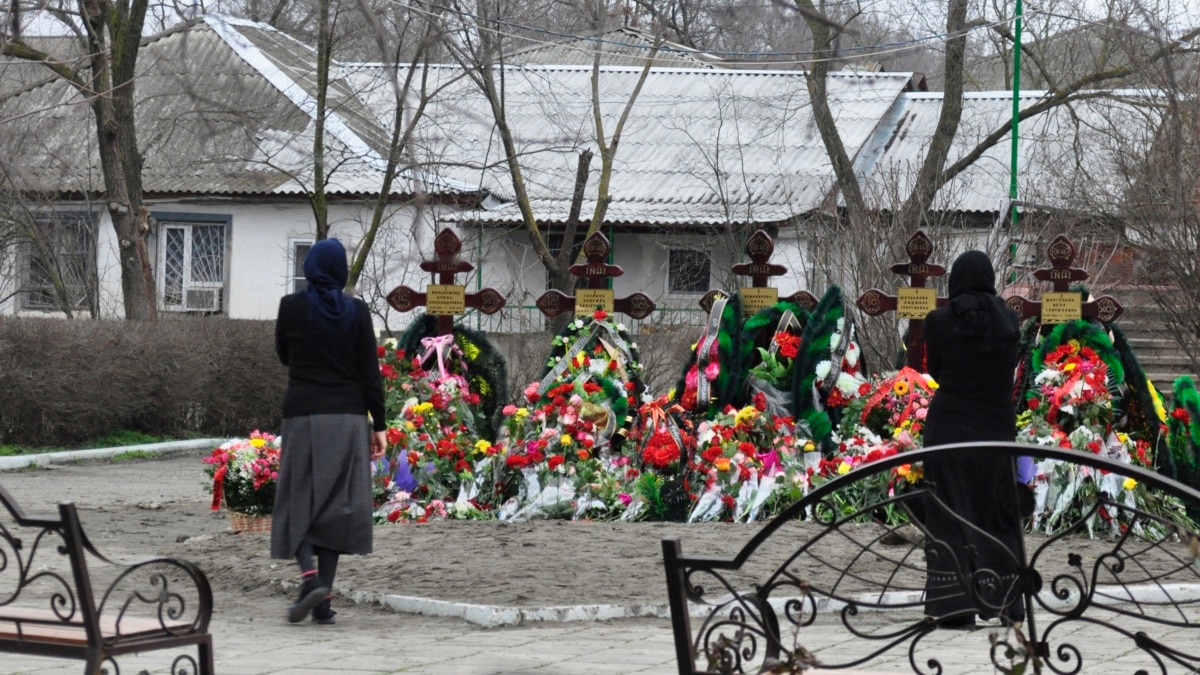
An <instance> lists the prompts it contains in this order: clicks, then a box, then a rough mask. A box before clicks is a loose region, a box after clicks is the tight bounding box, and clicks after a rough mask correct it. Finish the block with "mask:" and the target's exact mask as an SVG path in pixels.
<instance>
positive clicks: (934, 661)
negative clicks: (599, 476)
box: [662, 443, 1200, 675]
mask: <svg viewBox="0 0 1200 675" xmlns="http://www.w3.org/2000/svg"><path fill="white" fill-rule="evenodd" d="M996 454H999V455H1003V456H1006V457H1017V456H1020V455H1033V456H1035V457H1038V458H1045V459H1053V460H1059V461H1061V462H1063V464H1062V465H1061V466H1074V467H1078V468H1079V469H1080V470H1083V471H1085V472H1087V471H1091V472H1095V473H1094V474H1091V475H1094V476H1102V475H1105V474H1104V473H1103V472H1111V473H1113V474H1116V475H1117V476H1122V477H1127V478H1132V479H1134V480H1136V481H1138V482H1139V483H1142V484H1144V485H1146V486H1149V487H1150V488H1153V489H1154V490H1156V493H1155V494H1158V495H1162V496H1164V497H1166V498H1169V499H1170V500H1171V503H1174V504H1179V505H1181V506H1187V507H1192V508H1193V509H1200V492H1197V491H1196V490H1192V489H1190V488H1188V487H1186V486H1184V485H1182V484H1180V483H1177V482H1175V481H1172V480H1169V479H1166V478H1163V477H1161V476H1159V475H1158V474H1156V473H1153V472H1151V471H1147V470H1145V469H1141V468H1138V467H1134V466H1129V465H1127V464H1122V463H1118V462H1115V461H1112V460H1109V459H1106V458H1102V457H1099V456H1097V455H1093V454H1091V453H1087V452H1080V451H1077V450H1064V449H1060V448H1049V447H1042V446H1029V445H1019V444H1016V443H1007V444H1004V443H1002V444H958V445H947V446H942V447H938V448H927V449H923V450H919V451H915V452H910V453H904V454H901V455H896V456H893V457H890V458H886V459H883V460H880V461H877V462H872V463H870V464H866V465H864V466H860V467H858V468H856V469H854V470H853V471H851V472H849V473H847V474H846V475H844V476H840V477H838V478H836V479H834V480H832V481H830V482H828V483H826V484H823V485H821V486H819V487H817V488H816V489H814V490H813V491H812V492H810V493H809V494H808V495H806V496H805V497H804V498H803V499H802V500H801V501H799V502H797V503H796V504H794V505H792V506H791V507H789V508H788V509H787V510H786V511H785V512H784V513H782V514H781V515H780V516H779V517H777V518H775V519H774V520H772V521H770V522H769V523H766V524H764V525H763V526H762V527H761V529H760V530H759V531H758V532H757V533H756V534H755V535H754V536H753V537H752V538H751V539H750V540H749V542H748V543H746V544H745V546H744V547H742V549H741V550H740V551H739V552H738V553H737V554H736V555H734V556H731V557H719V556H712V555H684V554H683V548H682V546H681V544H680V541H679V539H678V538H677V537H668V538H665V539H664V540H663V542H662V547H663V562H664V566H665V570H666V577H667V595H668V600H669V604H670V611H671V622H672V629H673V631H674V638H675V652H676V657H677V661H678V665H679V672H680V673H681V675H693V674H697V673H798V672H811V671H813V670H817V671H818V672H826V671H827V670H841V671H845V670H847V669H854V668H869V667H871V666H872V665H875V666H876V667H878V664H879V662H880V661H884V660H890V661H889V664H888V665H889V668H892V667H895V666H896V663H897V659H900V660H901V661H906V662H907V666H905V667H906V668H908V667H911V670H912V671H913V672H915V673H953V672H958V671H960V670H961V669H962V668H963V667H964V666H963V665H962V664H961V663H959V662H957V660H956V659H957V658H961V654H962V650H961V647H962V642H963V641H964V640H973V639H978V649H979V650H980V651H979V653H980V654H981V657H980V658H989V659H990V661H991V664H990V665H991V666H992V667H994V668H995V669H996V672H1006V673H1020V672H1025V673H1032V672H1055V673H1080V672H1098V671H1097V670H1095V669H1094V668H1095V667H1096V663H1095V662H1093V663H1091V665H1090V668H1091V669H1089V663H1088V659H1089V656H1091V657H1093V658H1095V657H1096V654H1094V653H1092V654H1090V653H1089V652H1088V650H1086V649H1081V648H1079V647H1078V646H1077V640H1078V639H1084V638H1082V637H1081V636H1082V635H1084V633H1083V632H1082V631H1091V632H1093V633H1088V634H1089V635H1092V634H1099V635H1100V636H1101V637H1100V638H1091V639H1092V640H1093V642H1090V643H1088V644H1093V645H1095V644H1102V645H1105V646H1106V647H1107V646H1111V647H1112V648H1113V649H1114V650H1117V651H1118V653H1119V654H1120V656H1119V658H1120V659H1121V660H1120V664H1121V667H1122V670H1123V672H1135V671H1136V672H1138V673H1150V672H1161V673H1167V672H1189V673H1190V672H1197V668H1200V649H1198V648H1197V647H1196V645H1197V644H1200V630H1194V629H1200V593H1198V592H1197V591H1198V590H1200V534H1198V533H1197V532H1195V531H1193V530H1192V529H1191V528H1188V527H1184V526H1182V525H1180V524H1179V521H1180V520H1184V522H1186V519H1174V518H1171V519H1168V518H1163V517H1160V516H1159V515H1155V514H1151V513H1147V512H1145V511H1143V510H1140V509H1138V508H1135V507H1134V506H1132V505H1130V504H1127V503H1126V502H1125V501H1124V500H1122V501H1115V500H1112V499H1110V498H1108V497H1106V496H1104V495H1103V494H1102V493H1097V495H1096V496H1095V497H1094V498H1091V499H1089V500H1088V501H1085V502H1084V506H1083V507H1082V508H1080V509H1078V510H1076V511H1074V512H1073V513H1072V515H1071V517H1070V518H1069V519H1067V520H1066V521H1065V526H1063V527H1058V528H1055V530H1054V531H1053V532H1050V533H1046V532H1043V533H1040V534H1030V533H1028V529H1027V530H1026V533H1025V534H1024V535H1018V537H1019V538H1020V539H1021V541H1020V545H1019V547H1018V548H1019V549H1020V550H1019V551H1016V552H1015V554H1014V555H1013V556H1012V557H1013V563H1014V564H1015V569H1016V572H1015V575H1007V576H1005V577H1004V578H1005V579H1007V581H1004V582H1003V583H1001V576H1002V575H999V574H997V573H996V572H995V571H993V570H988V569H975V566H974V565H972V564H970V562H971V561H969V560H962V559H957V558H956V561H955V562H956V564H957V565H959V567H958V568H957V569H959V570H962V576H961V580H958V579H956V580H954V584H952V587H951V588H946V589H940V590H939V591H938V593H939V596H941V597H945V594H946V593H949V594H950V595H955V596H956V597H959V598H965V599H966V600H967V601H969V602H971V603H973V604H972V605H971V607H973V608H990V609H996V610H1000V612H1001V613H1006V612H1008V611H1009V610H1011V609H1012V608H1023V610H1024V611H1023V614H1024V620H1023V621H1021V622H1016V624H1015V625H1013V624H1012V623H1009V624H1006V625H1000V624H999V623H998V622H993V623H994V624H995V625H994V626H992V627H989V628H988V630H976V631H973V632H967V633H955V634H953V635H965V636H968V637H966V638H962V639H959V638H957V637H955V638H954V642H955V647H956V648H958V649H959V651H958V652H951V653H947V652H946V651H945V643H946V640H945V639H941V638H934V637H931V636H932V634H933V633H934V631H937V630H938V628H939V626H938V622H937V621H935V620H934V619H933V618H932V617H926V616H925V615H924V606H925V596H924V593H925V591H926V584H927V580H926V576H927V574H926V559H927V556H937V555H942V554H949V555H952V556H961V557H971V556H972V555H973V551H972V550H967V551H965V552H963V551H959V552H955V551H953V550H949V549H948V547H945V546H944V545H942V544H939V542H938V541H937V540H936V539H935V538H933V536H932V534H931V533H930V532H929V530H928V529H927V528H926V527H925V526H924V525H923V524H922V521H921V519H922V518H925V519H929V518H930V511H929V509H931V508H933V509H937V508H939V507H941V508H942V509H943V511H942V512H943V513H946V512H949V509H947V508H945V505H944V504H941V502H940V501H936V500H934V499H932V495H931V494H929V493H928V491H927V490H926V489H924V488H923V487H922V483H919V482H918V483H916V484H914V485H911V486H909V488H908V489H906V490H903V491H901V492H899V493H896V494H894V495H892V496H888V495H887V494H886V492H884V494H882V495H880V496H879V497H878V498H877V499H873V500H866V503H860V502H855V508H848V507H847V503H848V500H847V498H846V497H847V495H854V494H857V495H863V494H867V493H869V492H872V491H870V490H863V489H862V488H863V486H865V485H870V484H873V485H876V486H877V485H879V481H880V480H881V479H882V480H883V481H884V482H886V480H887V476H889V475H890V474H891V472H892V469H893V468H895V467H899V466H900V465H902V464H910V463H916V462H923V461H929V460H931V459H937V458H939V457H949V456H956V457H963V456H977V457H982V456H985V455H996ZM1084 475H1087V474H1084ZM856 491H857V492H856ZM874 492H878V490H875V491H874ZM1174 500H1178V502H1175V501H1174ZM1165 503H1167V502H1166V501H1164V499H1163V498H1160V500H1159V504H1165ZM1156 508H1157V507H1156ZM888 509H899V510H901V511H903V512H906V513H907V515H908V517H909V518H910V520H911V523H912V524H909V525H897V524H893V525H886V524H880V522H879V521H880V516H882V515H883V514H884V513H887V510H888ZM921 509H924V511H922V510H921ZM1193 512H1200V511H1193ZM893 513H894V511H893ZM952 517H955V518H957V520H958V521H959V522H961V523H962V524H963V526H964V527H973V526H972V525H971V524H970V523H968V522H967V521H966V520H965V519H963V518H961V516H957V515H956V514H954V515H952ZM805 519H807V520H808V521H810V522H807V523H798V522H797V521H799V520H805ZM926 522H929V521H928V520H927V521H926ZM1089 522H1090V523H1092V524H1094V523H1096V522H1100V523H1103V524H1106V528H1107V526H1109V525H1113V524H1114V523H1116V524H1118V525H1120V527H1113V528H1112V529H1106V530H1105V532H1104V536H1102V537H1099V538H1089V537H1087V536H1086V534H1087V531H1088V524H1089ZM901 528H904V529H901ZM781 530H782V532H781ZM975 531H976V532H977V533H979V536H981V537H988V536H989V535H988V534H987V533H983V532H981V531H980V530H979V529H978V528H975ZM1114 531H1115V534H1114ZM798 533H799V534H798ZM992 541H995V539H994V538H993V539H992ZM884 542H887V544H885V543H884ZM983 545H987V544H986V542H985V544H983ZM938 551H941V553H937V552H938ZM930 559H932V558H930ZM997 587H1001V588H1006V589H1008V590H1007V592H1006V593H1004V594H1003V595H1004V598H1005V599H1004V600H1003V601H1002V602H996V601H994V600H989V597H996V596H995V595H994V591H995V589H996V588H997ZM989 592H990V593H992V595H990V596H989ZM989 603H992V604H989ZM881 612H882V613H881ZM1019 614H1020V612H1012V616H1019ZM974 615H975V611H974V610H973V609H972V610H971V611H970V617H971V618H973V617H974ZM867 617H871V619H870V620H869V621H867V620H865V619H866V618H867ZM693 621H695V623H696V625H695V626H693ZM818 622H820V623H818ZM818 625H819V626H821V630H823V631H825V633H824V634H825V635H826V636H828V635H829V634H830V633H829V631H830V630H836V631H837V632H838V633H842V631H845V632H846V634H847V635H846V636H847V637H852V638H853V639H852V640H841V641H839V643H838V645H837V648H836V649H833V648H830V649H823V647H826V646H827V645H824V644H821V643H820V641H818V640H815V639H813V638H812V637H808V638H807V639H806V635H808V636H812V635H813V627H814V626H818ZM806 630H807V633H806ZM950 635H952V634H951V633H946V634H945V635H943V636H942V637H946V638H949V636H950ZM971 644H974V643H971ZM971 650H972V651H974V650H975V648H974V647H972V648H971ZM955 653H957V654H959V657H955V656H954V654H955ZM983 655H987V656H983ZM1110 665H1111V664H1110ZM1173 668H1174V669H1175V670H1174V671H1172V669H1173Z"/></svg>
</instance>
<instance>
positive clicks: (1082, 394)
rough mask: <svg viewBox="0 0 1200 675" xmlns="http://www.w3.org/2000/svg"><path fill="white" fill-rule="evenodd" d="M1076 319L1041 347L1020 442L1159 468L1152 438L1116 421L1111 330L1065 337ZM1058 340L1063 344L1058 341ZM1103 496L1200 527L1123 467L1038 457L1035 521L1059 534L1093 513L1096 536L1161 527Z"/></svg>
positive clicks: (1117, 375)
mask: <svg viewBox="0 0 1200 675" xmlns="http://www.w3.org/2000/svg"><path fill="white" fill-rule="evenodd" d="M1064 326H1070V324H1064V325H1063V326H1060V327H1059V328H1056V329H1055V331H1054V332H1052V333H1051V334H1050V335H1049V336H1047V338H1046V341H1047V343H1048V344H1047V346H1046V348H1044V349H1041V350H1039V351H1038V352H1037V354H1036V356H1035V358H1040V364H1039V370H1038V371H1037V375H1036V376H1035V377H1034V380H1033V387H1032V388H1031V389H1030V390H1029V392H1028V394H1027V398H1026V402H1025V403H1026V406H1025V407H1026V409H1025V410H1024V411H1022V412H1021V413H1020V414H1019V415H1018V417H1017V426H1018V431H1017V440H1018V441H1019V442H1023V443H1033V444H1037V445H1044V446H1049V447H1060V448H1067V449H1072V450H1078V451H1080V452H1090V453H1093V454H1095V455H1099V456H1102V457H1106V458H1108V459H1112V460H1116V461H1118V462H1122V463H1125V464H1132V465H1136V466H1140V467H1143V468H1150V469H1153V467H1154V460H1153V456H1152V450H1153V449H1152V447H1151V445H1150V442H1149V440H1147V439H1139V438H1134V437H1132V436H1130V435H1128V434H1126V433H1124V432H1123V431H1121V430H1119V429H1117V428H1116V427H1115V426H1114V413H1113V408H1114V401H1113V397H1112V391H1113V390H1114V389H1116V386H1117V385H1119V384H1120V382H1121V378H1123V372H1122V370H1121V366H1120V363H1119V361H1117V360H1116V358H1115V357H1114V355H1113V354H1112V353H1110V352H1111V351H1112V345H1111V342H1108V341H1107V336H1105V335H1104V333H1103V332H1099V331H1092V332H1085V333H1082V334H1080V337H1081V339H1075V338H1072V339H1070V340H1066V341H1061V336H1062V334H1063V333H1064V331H1065V330H1067V329H1066V328H1064ZM1055 344H1057V346H1054V345H1055ZM1097 498H1103V499H1105V500H1108V501H1111V502H1114V503H1115V504H1119V505H1122V506H1125V507H1128V508H1136V509H1139V510H1141V511H1145V512H1147V513H1150V514H1152V515H1155V516H1157V517H1160V518H1163V519H1165V520H1167V521H1169V522H1177V523H1180V524H1182V525H1185V526H1189V527H1192V526H1194V523H1192V522H1191V521H1190V520H1189V519H1188V518H1187V515H1186V513H1185V512H1184V509H1183V507H1182V505H1181V504H1180V503H1179V502H1178V501H1177V500H1174V499H1171V498H1168V497H1166V496H1165V495H1161V494H1153V495H1151V494H1150V493H1149V491H1148V490H1147V488H1146V487H1145V486H1143V485H1141V484H1139V483H1138V482H1137V481H1135V480H1133V479H1130V478H1128V477H1126V476H1122V475H1119V474H1116V473H1108V472H1104V471H1096V470H1093V469H1091V468H1090V467H1084V466H1079V465H1075V464H1070V463H1067V462H1062V461H1059V460H1054V459H1041V460H1039V461H1037V476H1036V478H1035V482H1034V513H1033V518H1032V521H1031V527H1032V528H1033V529H1035V530H1044V531H1045V532H1048V533H1051V532H1055V531H1057V530H1058V529H1059V528H1060V527H1061V526H1065V525H1066V524H1068V523H1071V522H1073V521H1075V520H1076V519H1077V518H1079V517H1080V516H1082V515H1084V514H1087V513H1091V515H1090V517H1088V519H1087V521H1086V527H1087V530H1088V534H1089V535H1090V536H1093V537H1094V536H1096V535H1097V534H1098V533H1103V534H1107V535H1109V536H1113V537H1116V536H1120V535H1121V534H1122V533H1123V532H1125V531H1126V530H1127V529H1128V528H1129V527H1130V525H1133V527H1134V529H1135V533H1140V532H1139V530H1141V529H1142V528H1149V529H1152V530H1155V531H1154V532H1151V533H1149V534H1151V535H1155V536H1157V535H1158V534H1160V532H1158V531H1157V530H1158V529H1160V528H1161V526H1160V525H1159V524H1157V523H1156V522H1154V521H1146V520H1144V519H1143V520H1140V521H1138V522H1136V523H1133V522H1131V517H1130V512H1129V511H1127V510H1125V509H1110V508H1109V507H1107V506H1105V505H1104V504H1100V505H1098V506H1096V508H1095V509H1094V510H1093V508H1092V507H1093V505H1094V504H1095V502H1096V500H1097Z"/></svg>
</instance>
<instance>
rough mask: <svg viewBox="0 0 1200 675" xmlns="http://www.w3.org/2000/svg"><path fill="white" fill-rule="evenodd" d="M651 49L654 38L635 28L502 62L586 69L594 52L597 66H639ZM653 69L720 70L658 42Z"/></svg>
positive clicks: (700, 55)
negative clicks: (599, 61) (598, 64)
mask: <svg viewBox="0 0 1200 675" xmlns="http://www.w3.org/2000/svg"><path fill="white" fill-rule="evenodd" d="M653 47H654V36H653V35H650V34H649V33H646V32H644V31H640V30H638V29H636V28H629V27H625V28H617V29H615V30H610V31H598V32H596V33H593V34H591V35H585V36H581V37H578V38H574V39H570V40H563V41H561V42H553V43H548V44H542V45H537V46H535V47H529V48H528V49H522V50H520V51H517V52H514V53H513V54H511V55H509V56H508V57H507V58H506V59H505V60H506V61H507V62H508V63H513V64H518V65H532V64H546V65H563V66H567V65H575V66H590V65H592V62H593V61H594V60H595V58H596V49H597V48H599V49H600V51H601V52H602V54H603V55H602V57H601V59H602V60H601V63H603V64H604V65H608V66H642V65H644V64H645V59H646V57H647V56H649V55H650V50H651V48H653ZM654 67H656V68H670V67H673V68H715V67H724V66H723V65H722V63H721V59H720V58H718V57H716V56H713V55H711V54H707V53H705V52H701V51H698V50H695V49H692V48H690V47H687V46H684V45H681V44H679V43H676V42H662V43H661V44H660V45H659V49H658V52H656V53H655V55H654Z"/></svg>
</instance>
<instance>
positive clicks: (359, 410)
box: [275, 293, 387, 431]
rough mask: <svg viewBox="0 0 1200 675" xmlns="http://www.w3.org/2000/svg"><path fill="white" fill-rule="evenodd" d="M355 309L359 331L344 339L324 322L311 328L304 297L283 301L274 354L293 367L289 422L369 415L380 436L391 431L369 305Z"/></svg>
mask: <svg viewBox="0 0 1200 675" xmlns="http://www.w3.org/2000/svg"><path fill="white" fill-rule="evenodd" d="M354 308H355V320H354V325H353V326H352V328H351V330H350V333H349V334H342V333H338V332H337V331H335V330H334V329H333V328H332V327H331V326H329V325H328V324H327V323H326V322H324V321H314V322H311V323H310V322H309V319H308V296H307V295H305V294H304V293H293V294H292V295H286V296H284V297H283V299H282V300H280V301H279V318H278V319H276V320H275V353H276V354H278V355H279V360H280V361H281V362H283V365H285V366H287V367H288V386H287V394H285V395H284V398H283V416H284V417H302V416H305V415H334V414H351V415H362V414H365V413H370V414H371V420H372V424H373V426H374V429H375V431H384V430H385V429H387V419H386V418H385V416H384V410H383V378H382V377H380V375H379V352H378V350H377V347H376V344H375V327H374V326H373V325H372V324H371V314H370V312H368V311H367V305H366V303H364V302H363V301H362V300H358V299H355V300H354Z"/></svg>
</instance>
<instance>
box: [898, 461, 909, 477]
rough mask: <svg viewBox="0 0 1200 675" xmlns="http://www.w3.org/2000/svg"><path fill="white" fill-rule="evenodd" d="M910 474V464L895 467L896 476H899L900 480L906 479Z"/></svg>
mask: <svg viewBox="0 0 1200 675" xmlns="http://www.w3.org/2000/svg"><path fill="white" fill-rule="evenodd" d="M910 473H912V465H911V464H901V465H900V466H898V467H896V475H897V476H900V477H901V478H908V474H910Z"/></svg>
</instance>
